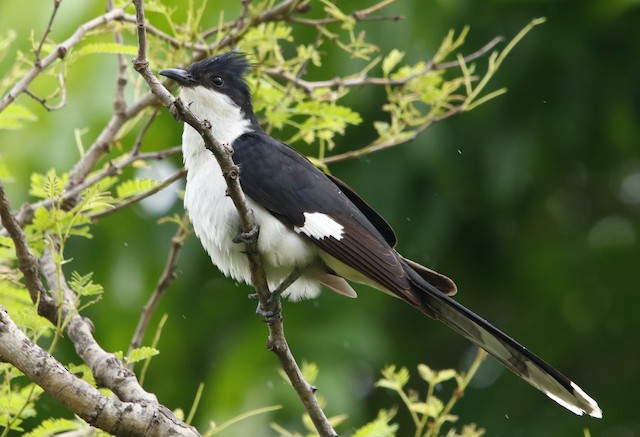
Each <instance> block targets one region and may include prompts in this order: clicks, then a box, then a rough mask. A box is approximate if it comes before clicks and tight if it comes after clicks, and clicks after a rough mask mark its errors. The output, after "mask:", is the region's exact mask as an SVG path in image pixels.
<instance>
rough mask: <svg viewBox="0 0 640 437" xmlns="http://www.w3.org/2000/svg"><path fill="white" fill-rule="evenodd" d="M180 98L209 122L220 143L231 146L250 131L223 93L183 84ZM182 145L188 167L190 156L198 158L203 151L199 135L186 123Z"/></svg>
mask: <svg viewBox="0 0 640 437" xmlns="http://www.w3.org/2000/svg"><path fill="white" fill-rule="evenodd" d="M180 98H181V99H182V100H183V101H184V102H185V104H186V105H187V106H188V107H189V109H190V110H191V111H192V112H193V113H194V115H196V116H197V117H198V118H200V119H201V120H208V121H209V123H211V133H212V134H213V137H214V138H215V139H216V141H218V142H219V143H220V144H221V145H228V146H231V144H232V143H233V142H234V141H235V139H236V138H238V137H239V136H240V135H242V134H244V133H247V132H250V131H252V130H253V129H252V127H251V122H250V121H249V120H247V119H246V118H245V116H244V114H243V113H242V111H241V110H240V108H239V107H238V105H236V104H235V103H234V102H233V101H232V100H231V99H230V98H229V97H228V96H226V95H224V94H221V93H218V92H215V91H213V90H210V89H208V88H205V87H202V86H197V87H193V88H189V87H185V88H182V91H181V92H180ZM182 146H183V152H184V160H185V165H186V167H187V168H189V167H190V166H191V165H190V164H192V163H193V159H198V158H200V154H202V153H204V152H205V149H204V142H203V140H202V138H201V137H200V135H199V134H198V133H197V132H196V131H195V130H194V129H193V128H192V127H191V126H189V125H188V124H186V123H185V128H184V136H183V140H182ZM206 153H207V154H209V153H210V152H208V151H207V152H206Z"/></svg>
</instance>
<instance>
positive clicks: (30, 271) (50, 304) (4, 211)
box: [0, 181, 58, 325]
mask: <svg viewBox="0 0 640 437" xmlns="http://www.w3.org/2000/svg"><path fill="white" fill-rule="evenodd" d="M0 218H1V219H2V226H4V228H5V229H6V230H7V233H8V234H9V236H10V237H11V239H12V240H13V244H14V245H15V248H16V257H17V258H18V268H19V269H20V271H21V272H22V274H23V275H24V279H25V283H26V285H27V289H28V290H29V295H30V296H31V300H32V301H33V303H35V304H37V305H38V314H40V315H42V316H43V317H45V318H46V319H47V320H49V321H50V322H51V323H52V324H53V325H56V324H57V322H58V310H57V308H58V305H57V302H56V299H55V298H54V297H51V296H49V295H48V294H47V293H46V292H45V290H44V286H43V285H42V281H41V280H40V276H39V275H38V259H37V258H36V257H35V256H34V255H33V254H32V253H31V251H30V250H29V246H28V245H27V239H26V238H25V235H24V233H23V232H22V229H21V228H20V225H19V224H18V221H17V220H16V218H15V217H14V216H13V214H11V206H10V205H9V200H8V199H7V196H6V194H5V192H4V184H3V183H2V181H0Z"/></svg>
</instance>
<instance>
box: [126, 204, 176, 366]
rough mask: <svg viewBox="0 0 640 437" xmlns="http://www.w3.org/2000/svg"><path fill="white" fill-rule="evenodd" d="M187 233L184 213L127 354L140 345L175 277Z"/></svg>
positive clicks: (143, 309)
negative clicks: (179, 255)
mask: <svg viewBox="0 0 640 437" xmlns="http://www.w3.org/2000/svg"><path fill="white" fill-rule="evenodd" d="M188 234H189V223H188V217H187V214H186V213H185V214H184V216H183V217H182V220H181V223H180V224H179V225H178V230H177V231H176V233H175V235H174V236H173V238H171V249H170V250H169V256H168V257H167V262H166V263H165V266H164V270H163V271H162V274H161V275H160V279H159V280H158V284H157V285H156V288H155V290H154V291H153V293H151V297H150V298H149V300H148V301H147V303H146V305H145V306H144V307H143V308H142V311H141V314H140V319H139V320H138V324H137V326H136V330H135V332H134V334H133V337H132V338H131V343H130V344H129V351H128V352H127V354H129V353H131V351H132V350H134V349H137V348H139V347H140V346H141V345H142V341H143V340H144V335H145V333H146V332H147V327H148V326H149V322H150V321H151V316H153V313H154V312H155V310H156V308H157V307H158V304H159V303H160V299H162V296H164V293H165V291H167V288H168V287H169V284H170V283H171V281H173V279H175V277H176V269H177V268H178V254H179V253H180V250H182V246H183V244H184V240H185V239H186V238H187V236H188Z"/></svg>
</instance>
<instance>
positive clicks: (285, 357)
mask: <svg viewBox="0 0 640 437" xmlns="http://www.w3.org/2000/svg"><path fill="white" fill-rule="evenodd" d="M133 3H134V6H135V8H136V18H137V22H138V24H137V27H138V56H137V57H136V59H134V61H133V62H134V69H135V70H136V71H138V73H140V74H141V75H142V77H143V78H144V79H145V80H146V81H147V83H148V85H149V87H150V88H151V91H152V92H153V93H154V94H155V95H156V96H158V98H159V99H160V100H161V101H162V103H163V104H164V105H165V106H167V108H169V109H170V111H171V114H172V115H173V116H174V117H176V118H177V119H178V120H182V121H184V122H185V123H188V124H189V125H190V126H191V127H193V128H194V129H195V130H196V131H197V132H198V133H199V134H200V135H201V136H202V138H203V140H204V143H205V145H206V147H207V149H209V150H210V151H211V152H212V153H213V154H214V156H215V158H216V160H217V161H218V163H219V165H220V168H221V170H222V173H223V175H224V177H225V181H226V183H227V193H228V195H229V197H230V198H231V199H232V200H233V203H234V205H235V207H236V209H237V210H238V214H239V216H240V224H241V228H242V231H243V232H245V233H251V232H253V233H254V234H255V231H256V230H257V228H256V226H255V222H254V219H253V212H252V211H251V209H250V208H249V207H248V205H247V202H246V199H245V197H244V194H243V192H242V189H241V188H240V182H239V169H238V167H237V166H236V165H235V164H234V163H233V161H232V159H231V156H230V152H229V151H228V150H227V149H226V148H225V147H223V146H222V145H221V144H218V143H217V142H216V141H215V139H214V138H213V135H212V134H211V123H210V122H209V121H208V120H204V121H201V120H199V119H198V118H197V117H195V116H194V115H193V113H192V112H191V111H190V110H189V108H188V107H187V106H186V105H184V103H183V102H182V101H181V100H180V99H174V98H173V96H172V95H171V94H170V93H169V91H168V90H167V89H166V88H164V87H163V86H162V84H161V83H160V82H159V81H158V79H157V78H156V77H155V76H154V75H153V73H152V72H151V70H150V69H149V61H148V60H147V57H146V33H145V18H144V1H143V0H133ZM281 4H287V5H288V6H287V7H291V5H294V6H295V4H296V2H295V1H291V2H286V1H285V2H282V3H281ZM274 9H275V8H274ZM246 254H247V258H248V260H249V266H250V269H251V282H252V284H253V287H254V288H255V290H256V292H257V293H258V298H259V299H260V303H261V305H262V308H263V309H264V310H266V311H273V312H276V313H277V312H281V311H282V308H281V306H280V301H279V299H273V300H270V299H269V298H270V296H271V293H270V291H269V288H268V286H267V282H266V278H265V274H264V268H263V265H262V259H261V257H260V255H259V253H258V251H257V238H256V239H254V241H251V242H248V243H246ZM268 326H269V339H268V341H267V344H268V347H269V349H270V350H272V351H273V352H274V353H275V354H276V355H277V356H278V358H279V359H280V362H281V363H282V367H283V369H284V371H285V372H286V373H287V375H288V377H289V379H290V380H291V383H292V385H293V387H294V388H295V390H296V392H297V393H298V396H299V397H300V399H301V401H302V403H303V405H304V407H305V409H306V410H307V412H308V414H309V416H310V417H311V420H312V421H313V424H314V426H315V427H316V429H317V430H318V433H320V435H322V436H335V435H336V433H335V431H334V430H333V428H332V427H331V425H330V424H329V421H328V420H327V418H326V416H325V414H324V412H323V411H322V409H321V408H320V406H319V404H318V401H317V399H316V398H315V395H314V388H313V387H312V386H311V385H310V384H308V383H307V382H306V381H305V380H304V378H303V377H302V372H301V371H300V369H299V368H298V365H297V364H296V362H295V359H294V357H293V355H292V354H291V351H290V350H289V347H288V345H287V341H286V338H285V336H284V328H283V323H282V320H279V321H276V322H274V323H272V324H270V325H268Z"/></svg>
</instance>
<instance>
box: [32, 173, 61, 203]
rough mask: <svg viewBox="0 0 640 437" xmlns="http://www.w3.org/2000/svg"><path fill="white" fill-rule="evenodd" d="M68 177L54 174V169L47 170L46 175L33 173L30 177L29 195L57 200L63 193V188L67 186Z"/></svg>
mask: <svg viewBox="0 0 640 437" xmlns="http://www.w3.org/2000/svg"><path fill="white" fill-rule="evenodd" d="M67 180H68V175H67V174H66V173H65V174H63V175H62V176H58V175H57V174H56V170H55V169H53V168H52V169H49V171H47V173H46V174H41V173H33V174H32V175H31V188H30V189H29V194H30V195H32V196H34V197H39V198H41V199H52V200H53V199H57V198H59V197H60V196H62V194H63V193H64V186H65V185H66V184H67Z"/></svg>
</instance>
